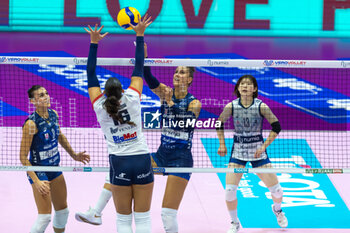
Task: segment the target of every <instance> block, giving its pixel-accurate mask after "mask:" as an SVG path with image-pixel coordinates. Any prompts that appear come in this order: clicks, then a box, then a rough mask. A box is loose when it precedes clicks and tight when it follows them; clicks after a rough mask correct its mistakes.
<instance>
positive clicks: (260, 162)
mask: <svg viewBox="0 0 350 233" xmlns="http://www.w3.org/2000/svg"><path fill="white" fill-rule="evenodd" d="M229 162H230V163H236V164H240V165H243V166H245V165H246V164H247V163H248V162H250V163H251V164H252V167H253V168H256V167H261V166H263V165H265V164H268V163H271V161H270V159H269V157H266V158H265V159H259V160H254V161H245V160H240V159H236V158H232V157H231V158H230V161H229Z"/></svg>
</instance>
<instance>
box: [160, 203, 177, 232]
mask: <svg viewBox="0 0 350 233" xmlns="http://www.w3.org/2000/svg"><path fill="white" fill-rule="evenodd" d="M176 215H177V210H174V209H169V208H162V221H163V226H164V230H165V232H166V233H177V232H178V225H177V217H176Z"/></svg>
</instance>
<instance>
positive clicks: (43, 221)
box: [30, 214, 51, 233]
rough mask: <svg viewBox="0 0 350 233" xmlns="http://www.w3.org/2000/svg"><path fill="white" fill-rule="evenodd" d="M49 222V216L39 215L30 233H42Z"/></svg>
mask: <svg viewBox="0 0 350 233" xmlns="http://www.w3.org/2000/svg"><path fill="white" fill-rule="evenodd" d="M50 222H51V214H39V215H38V218H37V219H36V221H35V223H34V225H33V226H32V229H31V230H30V233H44V232H45V230H46V227H47V226H48V225H49V223H50Z"/></svg>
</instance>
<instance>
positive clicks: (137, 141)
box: [85, 16, 154, 233]
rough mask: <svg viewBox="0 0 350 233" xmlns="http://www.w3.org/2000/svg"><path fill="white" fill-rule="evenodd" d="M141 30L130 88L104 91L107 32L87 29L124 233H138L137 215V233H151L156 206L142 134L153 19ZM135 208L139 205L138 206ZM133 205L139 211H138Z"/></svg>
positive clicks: (93, 94)
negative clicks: (100, 53)
mask: <svg viewBox="0 0 350 233" xmlns="http://www.w3.org/2000/svg"><path fill="white" fill-rule="evenodd" d="M139 22H140V23H139V24H138V25H137V26H132V27H133V30H134V31H135V32H136V36H137V37H136V43H137V44H136V54H135V67H134V71H133V74H132V77H131V83H130V86H129V88H128V89H126V91H124V90H123V89H122V85H121V83H120V81H119V80H118V79H117V78H110V79H108V80H107V82H106V85H105V92H104V93H102V92H101V89H100V85H99V82H98V80H97V77H96V73H95V69H96V60H97V59H96V57H97V45H98V42H99V41H100V40H101V39H103V38H104V37H105V36H106V34H107V33H105V34H103V35H101V34H100V32H101V30H102V28H103V26H102V27H100V28H99V29H97V25H96V26H95V29H92V28H91V27H90V26H89V30H88V29H85V30H86V31H87V32H88V33H89V34H90V38H91V44H90V52H89V58H88V66H87V75H88V91H89V96H90V100H91V102H92V104H93V107H94V110H95V112H96V116H97V120H98V121H99V123H100V125H101V129H102V131H103V133H104V135H105V139H106V143H107V146H108V153H109V162H110V182H111V186H112V187H111V189H112V195H113V199H114V204H115V207H116V211H117V230H118V232H119V233H130V232H132V226H131V223H132V218H133V216H132V215H133V214H134V219H135V225H136V233H149V232H151V217H150V211H149V210H150V205H151V199H152V191H153V180H154V178H153V171H152V165H151V159H150V155H149V151H148V146H147V144H146V140H145V138H144V136H143V133H142V131H141V130H142V128H141V126H142V124H141V105H140V97H141V93H142V88H143V80H142V76H143V63H144V50H143V44H144V39H143V36H144V31H145V30H146V28H147V27H148V26H149V25H150V24H151V21H150V17H147V16H145V17H144V18H143V19H142V20H141V19H139ZM133 204H134V205H133ZM132 206H133V209H132Z"/></svg>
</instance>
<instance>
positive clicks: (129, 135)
mask: <svg viewBox="0 0 350 233" xmlns="http://www.w3.org/2000/svg"><path fill="white" fill-rule="evenodd" d="M136 138H137V132H134V133H127V134H123V136H113V140H114V142H115V143H122V142H126V141H131V140H135V139H136Z"/></svg>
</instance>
